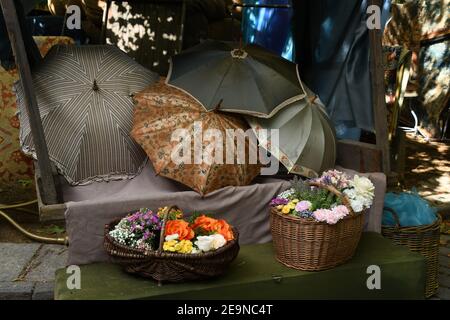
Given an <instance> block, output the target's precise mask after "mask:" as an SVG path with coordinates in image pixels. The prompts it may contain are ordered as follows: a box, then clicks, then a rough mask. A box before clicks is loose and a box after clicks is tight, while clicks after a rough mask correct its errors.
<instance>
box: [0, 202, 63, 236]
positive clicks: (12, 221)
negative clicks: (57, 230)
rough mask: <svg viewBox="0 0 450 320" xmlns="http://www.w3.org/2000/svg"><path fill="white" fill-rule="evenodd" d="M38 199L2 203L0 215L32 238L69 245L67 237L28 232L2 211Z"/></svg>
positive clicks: (18, 207)
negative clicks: (7, 203)
mask: <svg viewBox="0 0 450 320" xmlns="http://www.w3.org/2000/svg"><path fill="white" fill-rule="evenodd" d="M36 202H37V200H32V201H28V202H23V203H18V204H11V205H0V216H2V217H3V218H5V219H6V221H8V222H9V223H10V224H11V225H12V226H13V227H14V228H16V229H17V230H18V231H20V232H21V233H22V234H24V235H25V236H27V237H28V238H30V239H33V240H35V241H38V242H44V243H53V244H63V245H68V244H69V241H68V238H67V237H64V238H49V237H41V236H38V235H36V234H33V233H31V232H28V231H27V230H25V229H24V228H22V227H21V226H20V225H19V224H18V223H17V222H16V221H14V220H13V219H12V218H11V217H10V216H9V215H8V214H7V213H6V212H4V211H2V210H4V209H14V208H17V209H20V208H21V207H24V206H28V205H30V204H33V203H36Z"/></svg>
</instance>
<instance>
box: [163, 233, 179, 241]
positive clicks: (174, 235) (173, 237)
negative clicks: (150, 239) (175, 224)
mask: <svg viewBox="0 0 450 320" xmlns="http://www.w3.org/2000/svg"><path fill="white" fill-rule="evenodd" d="M179 237H180V236H179V235H178V233H174V234H170V235H168V236H166V238H165V240H166V241H171V240H177V239H178V238H179Z"/></svg>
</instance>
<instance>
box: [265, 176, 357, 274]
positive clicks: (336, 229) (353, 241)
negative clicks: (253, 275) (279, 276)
mask: <svg viewBox="0 0 450 320" xmlns="http://www.w3.org/2000/svg"><path fill="white" fill-rule="evenodd" d="M310 184H311V185H314V186H317V187H320V188H325V189H327V190H328V191H330V192H332V193H334V194H335V195H337V196H338V197H340V198H341V200H342V203H343V204H344V205H345V206H346V207H347V208H348V209H349V212H350V214H349V215H348V216H346V217H345V218H343V219H342V220H340V221H339V222H338V223H336V224H334V225H330V224H327V223H325V222H317V221H315V220H313V219H305V218H298V217H293V216H288V215H284V214H282V213H281V212H280V211H279V210H277V209H276V208H272V209H271V215H270V216H271V219H270V225H271V231H272V238H273V245H274V248H275V252H276V259H277V260H278V261H279V262H281V263H282V264H284V265H286V266H288V267H290V268H294V269H299V270H305V271H318V270H325V269H330V268H333V267H335V266H337V265H340V264H342V263H344V262H346V261H347V260H349V259H351V258H352V256H353V254H354V253H355V250H356V247H357V246H358V242H359V239H360V237H361V232H362V229H363V223H364V215H363V214H362V213H358V214H355V213H354V212H353V210H352V209H351V207H350V205H349V201H348V199H347V198H346V197H345V196H344V195H343V194H342V193H340V192H339V191H338V190H336V189H335V188H333V187H331V186H326V185H320V184H317V183H310Z"/></svg>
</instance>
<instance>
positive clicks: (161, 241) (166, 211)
mask: <svg viewBox="0 0 450 320" xmlns="http://www.w3.org/2000/svg"><path fill="white" fill-rule="evenodd" d="M173 209H175V210H180V208H179V207H178V206H170V207H168V208H167V209H164V213H163V216H162V225H161V231H160V234H159V246H158V250H157V252H158V254H160V253H161V252H162V251H163V246H164V239H165V236H164V234H165V232H166V222H167V216H168V215H169V213H170V211H171V210H173Z"/></svg>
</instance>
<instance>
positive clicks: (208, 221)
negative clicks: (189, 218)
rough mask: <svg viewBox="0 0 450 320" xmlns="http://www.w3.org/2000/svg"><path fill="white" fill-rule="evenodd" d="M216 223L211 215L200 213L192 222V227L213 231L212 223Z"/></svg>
mask: <svg viewBox="0 0 450 320" xmlns="http://www.w3.org/2000/svg"><path fill="white" fill-rule="evenodd" d="M216 223H217V220H216V219H214V218H211V217H207V216H205V215H201V216H199V217H197V218H196V219H195V220H194V223H193V224H192V226H191V228H192V229H197V228H202V229H204V230H205V231H214V230H215V229H214V225H215V224H216Z"/></svg>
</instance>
